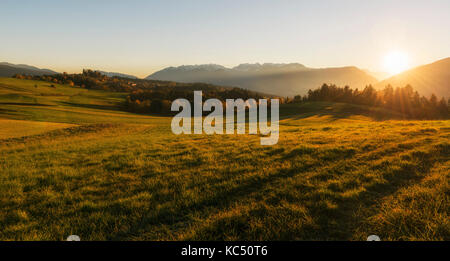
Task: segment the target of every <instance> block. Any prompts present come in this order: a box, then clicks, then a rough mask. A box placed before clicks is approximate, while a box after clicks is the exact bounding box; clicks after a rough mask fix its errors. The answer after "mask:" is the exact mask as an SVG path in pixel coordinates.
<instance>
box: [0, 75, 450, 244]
mask: <svg viewBox="0 0 450 261" xmlns="http://www.w3.org/2000/svg"><path fill="white" fill-rule="evenodd" d="M126 95H127V94H126V93H114V92H106V91H96V90H86V89H80V88H73V87H69V86H64V85H58V84H55V87H51V85H50V84H49V83H46V82H40V81H29V80H18V79H12V78H0V240H65V238H66V237H67V236H68V235H71V234H76V235H79V236H80V237H81V239H82V240H366V238H367V236H369V235H372V234H376V235H378V236H380V238H381V239H382V240H450V219H449V212H450V198H449V197H450V193H449V192H450V184H449V182H450V121H449V120H441V121H405V120H394V118H392V119H389V118H386V119H385V118H382V117H381V116H380V115H384V114H383V112H382V111H381V112H380V111H377V110H376V109H373V108H364V107H356V106H351V105H347V104H337V103H306V104H288V105H283V106H282V107H281V108H280V110H281V111H280V116H281V118H280V138H279V142H278V144H276V145H274V146H261V145H260V144H259V141H260V137H259V136H258V135H174V134H172V132H171V129H170V122H171V118H170V117H164V116H152V115H140V114H133V113H128V112H125V111H123V109H122V107H121V106H122V103H123V101H124V99H125V97H126Z"/></svg>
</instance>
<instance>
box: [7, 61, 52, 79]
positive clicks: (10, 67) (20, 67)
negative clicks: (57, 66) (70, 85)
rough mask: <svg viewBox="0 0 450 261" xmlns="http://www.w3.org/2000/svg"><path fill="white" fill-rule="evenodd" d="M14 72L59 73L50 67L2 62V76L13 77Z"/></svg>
mask: <svg viewBox="0 0 450 261" xmlns="http://www.w3.org/2000/svg"><path fill="white" fill-rule="evenodd" d="M14 74H26V75H46V74H57V72H55V71H52V70H49V69H40V68H37V67H34V66H31V65H26V64H12V63H7V62H0V77H11V76H13V75H14Z"/></svg>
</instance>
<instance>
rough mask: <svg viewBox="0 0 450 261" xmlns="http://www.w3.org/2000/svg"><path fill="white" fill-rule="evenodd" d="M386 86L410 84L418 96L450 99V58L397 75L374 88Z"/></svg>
mask: <svg viewBox="0 0 450 261" xmlns="http://www.w3.org/2000/svg"><path fill="white" fill-rule="evenodd" d="M388 84H390V85H392V86H405V85H407V84H410V85H411V86H412V87H413V88H414V89H415V90H417V91H418V92H419V93H420V94H423V95H426V96H430V95H431V94H432V93H434V94H435V95H437V96H439V97H450V58H445V59H442V60H439V61H436V62H434V63H431V64H427V65H422V66H419V67H416V68H414V69H411V70H408V71H405V72H403V73H400V74H397V75H395V76H393V77H391V78H389V79H386V80H384V81H381V82H379V83H378V84H376V85H375V87H376V88H384V87H385V86H387V85H388Z"/></svg>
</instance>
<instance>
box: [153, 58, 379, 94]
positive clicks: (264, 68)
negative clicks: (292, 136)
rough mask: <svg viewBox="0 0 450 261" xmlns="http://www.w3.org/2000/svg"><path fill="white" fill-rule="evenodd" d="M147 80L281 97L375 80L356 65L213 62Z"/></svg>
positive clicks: (167, 70)
mask: <svg viewBox="0 0 450 261" xmlns="http://www.w3.org/2000/svg"><path fill="white" fill-rule="evenodd" d="M146 79H154V80H169V81H177V82H205V83H211V84H217V85H226V86H237V87H241V88H246V89H249V90H253V91H258V92H263V93H269V94H274V95H282V96H293V95H297V94H306V93H307V91H308V90H309V89H316V88H318V87H320V86H321V85H322V84H323V83H334V84H337V85H350V86H351V87H353V88H364V87H365V86H366V85H368V84H374V83H376V82H377V80H376V79H375V78H374V77H372V76H370V75H368V74H367V73H365V72H364V71H362V70H360V69H358V68H356V67H340V68H321V69H315V68H308V67H306V66H304V65H302V64H298V63H290V64H273V63H265V64H259V63H257V64H240V65H238V66H236V67H234V68H226V67H224V66H221V65H216V64H204V65H184V66H179V67H168V68H165V69H163V70H161V71H158V72H155V73H153V74H151V75H149V76H148V77H146Z"/></svg>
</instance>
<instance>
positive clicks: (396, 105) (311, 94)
mask: <svg viewBox="0 0 450 261" xmlns="http://www.w3.org/2000/svg"><path fill="white" fill-rule="evenodd" d="M306 101H330V102H345V103H352V104H360V105H368V106H377V107H383V108H386V109H389V110H393V111H396V112H400V113H401V114H403V115H404V116H405V117H407V118H415V119H436V118H449V117H450V99H449V100H448V101H447V100H445V98H441V99H440V100H439V99H438V98H437V97H436V95H434V94H432V95H431V96H430V98H427V97H425V96H420V95H419V93H418V92H417V91H415V90H414V89H413V88H412V87H411V86H410V85H406V86H405V87H397V88H393V87H392V86H390V85H388V86H386V87H385V88H384V89H383V90H379V91H377V90H375V88H373V87H372V86H371V85H369V86H367V87H365V88H364V89H363V90H362V91H360V90H358V89H355V90H353V89H351V88H350V87H349V86H345V87H338V86H336V85H328V84H323V85H322V87H320V88H319V89H316V90H309V91H308V94H307V95H305V96H303V97H302V96H300V95H297V96H295V97H294V99H293V100H291V101H290V102H306Z"/></svg>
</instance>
